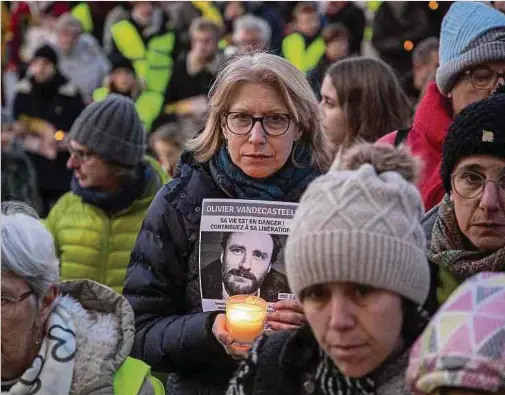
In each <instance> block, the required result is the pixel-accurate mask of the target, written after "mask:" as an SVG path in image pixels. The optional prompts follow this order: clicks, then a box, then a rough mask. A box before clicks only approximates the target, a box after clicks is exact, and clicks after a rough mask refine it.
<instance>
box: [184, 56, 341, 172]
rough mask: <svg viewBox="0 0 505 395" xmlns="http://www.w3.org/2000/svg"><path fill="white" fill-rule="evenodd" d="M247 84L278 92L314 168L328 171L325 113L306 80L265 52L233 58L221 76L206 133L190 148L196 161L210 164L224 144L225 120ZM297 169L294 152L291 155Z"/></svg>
mask: <svg viewBox="0 0 505 395" xmlns="http://www.w3.org/2000/svg"><path fill="white" fill-rule="evenodd" d="M244 83H260V84H265V85H268V86H271V87H273V88H275V89H278V90H279V91H280V93H281V94H282V96H283V98H284V101H285V102H286V105H287V106H288V109H289V112H290V114H291V116H292V118H293V120H294V122H295V123H296V125H297V126H298V128H299V130H300V131H301V132H302V135H301V138H300V140H299V143H301V144H304V145H305V146H306V147H307V148H308V149H309V150H310V152H311V155H312V158H311V164H312V166H315V167H317V168H318V169H320V170H323V171H325V170H327V169H328V168H329V165H330V164H331V160H332V157H331V153H330V151H329V149H328V147H329V146H330V144H329V141H328V140H327V137H326V136H325V134H324V133H323V131H322V129H321V113H320V110H319V106H318V103H317V99H316V96H315V95H314V92H313V91H312V89H311V87H310V85H309V82H308V81H307V79H306V78H305V76H304V75H303V74H302V73H301V72H300V71H299V70H298V69H297V68H296V67H295V66H293V65H292V64H291V63H289V62H288V61H287V60H285V59H284V58H281V57H280V56H277V55H272V54H268V53H263V52H257V53H253V54H247V55H242V56H238V57H236V58H233V59H232V60H231V61H230V62H229V63H228V64H227V65H226V66H225V67H224V68H223V69H222V70H221V71H220V73H219V74H218V76H217V78H216V81H215V82H214V84H213V86H212V88H211V90H210V93H209V99H210V100H209V112H208V115H207V123H206V125H205V129H204V130H203V132H202V133H201V134H200V135H198V136H197V137H195V138H194V139H192V140H190V141H189V142H188V143H187V144H186V146H187V148H188V150H189V151H190V152H192V153H193V155H194V156H195V159H196V160H197V161H198V162H200V163H203V162H207V161H208V160H210V159H211V158H212V156H213V155H214V154H215V153H216V151H217V150H218V149H219V148H220V147H221V146H222V144H223V143H224V137H223V133H222V129H221V125H222V116H223V114H225V113H226V112H227V111H228V108H229V107H230V104H231V99H232V96H233V93H234V91H235V90H236V88H237V87H238V86H239V85H242V84H244ZM291 160H292V161H293V164H294V165H297V164H296V162H295V161H294V149H293V152H292V154H291Z"/></svg>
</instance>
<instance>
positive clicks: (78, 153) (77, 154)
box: [68, 147, 95, 162]
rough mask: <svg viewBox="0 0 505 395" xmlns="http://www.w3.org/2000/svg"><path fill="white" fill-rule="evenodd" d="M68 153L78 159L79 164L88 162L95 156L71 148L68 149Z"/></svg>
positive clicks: (92, 153) (91, 153)
mask: <svg viewBox="0 0 505 395" xmlns="http://www.w3.org/2000/svg"><path fill="white" fill-rule="evenodd" d="M68 152H69V153H70V155H73V156H74V158H75V159H77V160H78V161H79V162H86V161H88V160H89V159H90V158H91V157H92V156H93V155H95V153H94V152H90V151H88V152H85V151H81V150H78V149H73V148H71V147H68Z"/></svg>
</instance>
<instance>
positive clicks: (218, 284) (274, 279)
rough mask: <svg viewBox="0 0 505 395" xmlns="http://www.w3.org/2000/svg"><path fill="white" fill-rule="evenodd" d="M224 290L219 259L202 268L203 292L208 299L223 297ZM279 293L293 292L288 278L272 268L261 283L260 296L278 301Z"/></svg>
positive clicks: (268, 300)
mask: <svg viewBox="0 0 505 395" xmlns="http://www.w3.org/2000/svg"><path fill="white" fill-rule="evenodd" d="M203 279H205V281H204V280H203ZM222 292H223V278H222V276H221V260H220V259H217V260H215V261H214V262H212V263H210V264H209V265H207V266H205V267H204V268H203V269H202V293H203V295H204V296H205V298H207V299H222ZM279 293H291V291H290V290H289V285H288V279H287V278H286V276H285V275H284V274H282V273H280V272H278V271H277V270H271V271H270V273H268V274H267V276H266V277H265V280H264V281H263V283H262V284H261V287H260V296H261V298H262V299H265V300H266V301H267V302H277V301H278V300H279V298H278V294H279Z"/></svg>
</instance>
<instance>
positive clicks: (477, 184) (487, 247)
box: [451, 155, 505, 252]
mask: <svg viewBox="0 0 505 395" xmlns="http://www.w3.org/2000/svg"><path fill="white" fill-rule="evenodd" d="M484 179H487V180H489V181H487V182H486V183H485V184H484V182H483V180H484ZM451 200H452V201H453V202H454V211H455V213H456V220H457V222H458V226H459V229H460V230H461V233H463V234H464V235H465V237H466V238H467V239H468V240H469V241H470V242H471V243H472V244H473V245H474V246H475V247H476V248H478V249H480V250H483V251H489V252H494V251H497V250H498V249H500V248H502V247H504V246H505V159H501V158H496V157H492V156H488V155H472V156H469V157H467V158H464V159H463V160H461V161H460V162H459V163H458V165H457V166H456V168H455V169H454V171H453V179H452V192H451Z"/></svg>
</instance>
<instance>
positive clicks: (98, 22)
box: [70, 1, 118, 46]
mask: <svg viewBox="0 0 505 395" xmlns="http://www.w3.org/2000/svg"><path fill="white" fill-rule="evenodd" d="M117 3H118V2H115V1H81V2H75V3H72V6H73V7H72V10H71V11H70V13H71V14H72V16H73V17H74V18H75V19H77V20H78V21H79V22H81V25H82V31H83V32H85V33H89V34H91V35H93V37H95V38H96V39H97V40H98V42H99V43H100V45H101V46H103V38H104V29H106V26H105V21H106V19H107V16H108V15H109V13H110V11H112V10H113V9H114V8H116V7H117Z"/></svg>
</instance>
